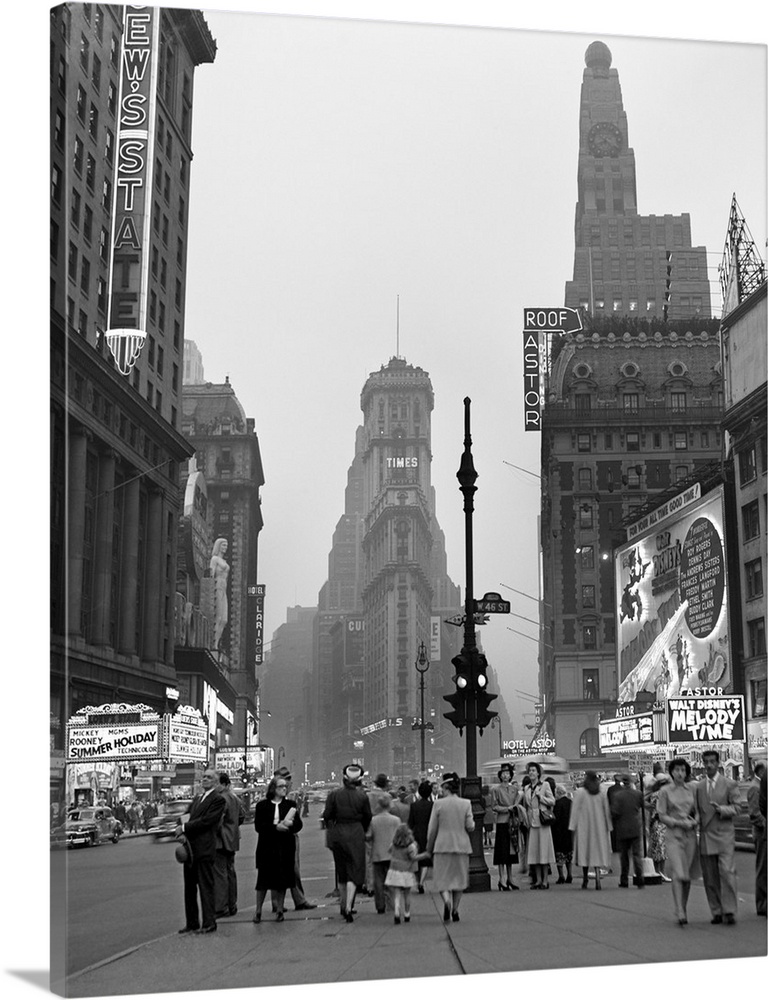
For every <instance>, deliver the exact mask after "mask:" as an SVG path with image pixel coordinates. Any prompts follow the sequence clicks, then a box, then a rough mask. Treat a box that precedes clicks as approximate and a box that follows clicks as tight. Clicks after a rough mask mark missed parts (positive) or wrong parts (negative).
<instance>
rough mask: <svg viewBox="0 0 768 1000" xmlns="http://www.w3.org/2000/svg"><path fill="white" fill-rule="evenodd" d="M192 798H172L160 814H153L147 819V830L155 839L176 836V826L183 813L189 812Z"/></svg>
mask: <svg viewBox="0 0 768 1000" xmlns="http://www.w3.org/2000/svg"><path fill="white" fill-rule="evenodd" d="M191 805H192V799H172V800H171V801H170V802H168V803H166V806H165V812H164V813H163V814H162V816H153V817H152V819H151V820H150V821H149V832H150V833H151V834H152V836H153V837H154V839H155V840H164V839H166V838H171V837H175V836H176V828H177V827H178V825H179V823H180V822H181V817H182V816H183V815H184V813H188V812H189V807H190V806H191Z"/></svg>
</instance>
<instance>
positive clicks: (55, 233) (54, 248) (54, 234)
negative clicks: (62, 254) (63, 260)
mask: <svg viewBox="0 0 768 1000" xmlns="http://www.w3.org/2000/svg"><path fill="white" fill-rule="evenodd" d="M58 259H59V225H58V223H57V222H54V221H53V219H51V260H52V261H54V262H55V261H57V260H58Z"/></svg>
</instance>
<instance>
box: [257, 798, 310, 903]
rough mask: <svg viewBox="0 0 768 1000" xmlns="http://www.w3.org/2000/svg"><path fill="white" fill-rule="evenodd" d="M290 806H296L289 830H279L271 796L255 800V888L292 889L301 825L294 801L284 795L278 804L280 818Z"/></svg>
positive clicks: (283, 817) (291, 807)
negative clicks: (256, 841)
mask: <svg viewBox="0 0 768 1000" xmlns="http://www.w3.org/2000/svg"><path fill="white" fill-rule="evenodd" d="M290 809H296V815H295V816H294V817H293V826H292V827H291V829H290V830H278V829H277V827H276V825H275V803H274V800H272V801H270V800H269V799H261V800H260V801H259V802H257V803H256V812H255V815H254V819H253V823H254V826H255V827H256V832H257V833H258V835H259V840H258V843H257V845H256V868H257V870H258V871H257V877H256V888H257V889H293V888H294V887H295V885H296V867H295V859H296V837H295V836H294V835H295V834H297V833H298V832H299V830H301V828H302V826H303V825H304V824H303V823H302V821H301V816H300V815H299V810H298V808H297V806H296V803H295V802H294V801H293V800H292V799H283V800H282V802H280V803H279V805H278V814H279V816H280V819H281V820H283V819H285V816H286V813H287V812H288V811H289V810H290Z"/></svg>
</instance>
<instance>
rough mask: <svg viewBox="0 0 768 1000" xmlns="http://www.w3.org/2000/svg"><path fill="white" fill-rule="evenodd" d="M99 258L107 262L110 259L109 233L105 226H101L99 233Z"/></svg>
mask: <svg viewBox="0 0 768 1000" xmlns="http://www.w3.org/2000/svg"><path fill="white" fill-rule="evenodd" d="M99 260H102V261H103V262H104V263H105V264H106V263H108V261H109V233H108V231H107V230H106V229H105V228H104V226H102V227H101V232H100V233H99Z"/></svg>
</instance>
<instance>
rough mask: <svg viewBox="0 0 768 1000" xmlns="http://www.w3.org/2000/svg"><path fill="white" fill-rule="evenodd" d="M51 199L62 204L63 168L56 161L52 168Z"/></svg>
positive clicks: (56, 203) (57, 203)
mask: <svg viewBox="0 0 768 1000" xmlns="http://www.w3.org/2000/svg"><path fill="white" fill-rule="evenodd" d="M51 201H52V202H53V203H54V204H55V205H60V204H61V170H60V169H59V168H58V167H57V166H56V164H55V163H54V165H53V167H52V168H51Z"/></svg>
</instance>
